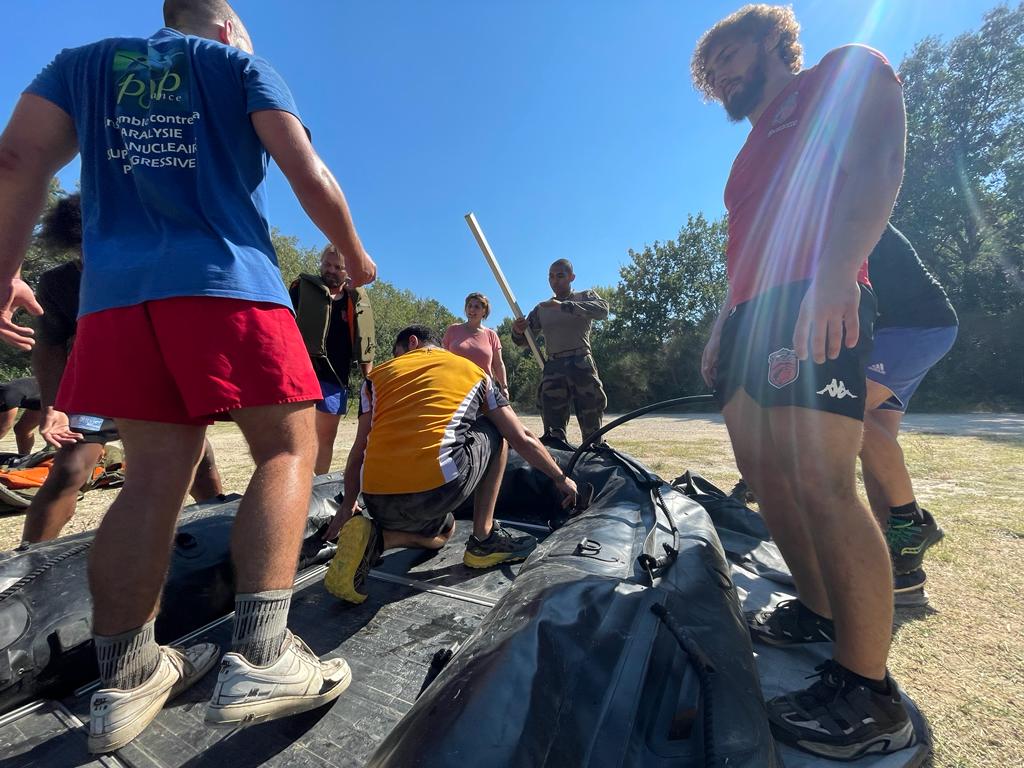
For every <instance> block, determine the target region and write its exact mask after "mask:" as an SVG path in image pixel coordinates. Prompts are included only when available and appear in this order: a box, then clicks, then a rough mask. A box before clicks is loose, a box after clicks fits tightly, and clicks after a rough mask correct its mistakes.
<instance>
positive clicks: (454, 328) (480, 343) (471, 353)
mask: <svg viewBox="0 0 1024 768" xmlns="http://www.w3.org/2000/svg"><path fill="white" fill-rule="evenodd" d="M441 346H443V347H444V348H445V349H447V350H448V351H449V352H453V353H454V354H456V355H459V356H460V357H464V358H466V359H467V360H472V361H473V362H474V363H476V364H477V365H479V366H480V367H481V368H483V369H484V373H486V374H487V375H488V376H490V375H491V364H492V363H493V362H494V358H495V357H496V356H497V357H498V358H499V359H500V357H501V339H499V338H498V334H496V333H495V332H494V331H492V330H491V329H490V328H484V327H483V326H480V330H478V331H473V329H472V328H469V327H468V326H467V325H466V324H465V323H455V324H453V325H449V326H448V330H446V331H445V332H444V339H443V340H442V341H441Z"/></svg>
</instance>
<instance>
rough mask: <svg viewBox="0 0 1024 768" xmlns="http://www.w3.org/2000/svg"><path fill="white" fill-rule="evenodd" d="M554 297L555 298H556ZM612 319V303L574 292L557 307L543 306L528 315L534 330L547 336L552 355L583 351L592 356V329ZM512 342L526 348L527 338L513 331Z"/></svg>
mask: <svg viewBox="0 0 1024 768" xmlns="http://www.w3.org/2000/svg"><path fill="white" fill-rule="evenodd" d="M552 298H554V297H552ZM606 317H608V302H607V301H605V300H604V299H602V298H601V297H600V296H598V295H597V293H596V292H595V291H589V290H588V291H577V292H573V293H570V294H569V296H568V298H566V299H565V300H564V301H562V303H561V304H560V305H559V306H557V307H542V306H540V305H539V304H538V305H537V306H536V307H534V308H533V310H532V311H531V312H530V314H529V315H528V316H527V321H528V322H529V324H530V330H532V331H533V332H534V333H535V334H536V333H542V334H544V347H545V348H546V349H547V352H548V354H549V355H553V354H558V353H560V352H567V351H569V350H573V349H579V350H582V351H581V353H580V354H590V328H591V326H592V325H593V322H594V320H604V319H605V318H606ZM512 340H513V341H514V342H515V343H516V344H518V345H519V346H525V345H526V336H525V335H519V334H517V333H515V331H513V332H512Z"/></svg>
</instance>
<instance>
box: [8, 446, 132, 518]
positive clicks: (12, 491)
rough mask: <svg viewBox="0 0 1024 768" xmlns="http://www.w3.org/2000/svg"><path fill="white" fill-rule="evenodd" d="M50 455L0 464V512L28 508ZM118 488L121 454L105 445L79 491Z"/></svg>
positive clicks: (50, 452) (44, 453)
mask: <svg viewBox="0 0 1024 768" xmlns="http://www.w3.org/2000/svg"><path fill="white" fill-rule="evenodd" d="M54 456H56V452H55V451H53V450H52V449H48V450H43V451H37V452H36V453H32V454H29V455H28V456H12V457H10V458H8V459H7V460H6V461H4V462H3V464H2V466H0V513H2V512H12V511H16V510H24V509H26V508H27V507H28V505H29V504H30V503H31V501H32V497H33V496H35V495H36V492H38V490H39V489H40V488H41V487H42V486H43V483H45V482H46V478H47V477H49V475H50V470H51V469H52V468H53V459H54ZM120 485H124V454H123V453H122V452H121V450H120V449H119V448H117V447H116V446H112V445H110V446H106V447H105V448H104V450H103V453H102V454H100V458H99V461H97V462H96V466H95V467H93V470H92V474H91V475H90V477H89V480H88V481H87V482H86V484H85V485H84V486H83V487H82V489H81V491H89V490H92V489H94V488H116V487H118V486H120ZM79 498H81V492H80V493H79Z"/></svg>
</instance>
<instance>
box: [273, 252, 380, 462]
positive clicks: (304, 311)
mask: <svg viewBox="0 0 1024 768" xmlns="http://www.w3.org/2000/svg"><path fill="white" fill-rule="evenodd" d="M289 293H290V294H291V298H292V304H293V305H294V306H295V319H296V322H297V323H298V325H299V331H300V332H301V333H302V340H303V341H304V342H305V344H306V351H307V352H309V357H310V359H311V360H312V361H313V370H314V371H316V377H317V379H319V381H320V391H321V392H322V393H323V399H322V400H320V401H319V402H318V403H317V404H316V436H317V446H318V447H317V454H316V466H315V471H316V473H317V474H318V475H322V474H325V473H326V472H330V471H331V459H332V458H333V456H334V439H335V438H336V437H337V435H338V424H339V423H340V422H341V417H342V416H344V415H345V412H346V411H347V410H348V377H349V372H350V371H351V369H352V364H353V362H356V363H358V364H359V368H360V372H361V373H362V375H363V376H364V377H365V376H366V375H367V374H368V373H369V372H370V369H371V368H373V355H374V352H375V351H376V341H375V338H374V332H373V309H372V308H371V307H370V299H369V297H368V296H367V295H366V291H365V290H363V289H362V288H353V287H352V286H351V281H350V280H349V277H348V273H347V272H346V271H345V262H344V260H343V259H342V258H341V256H340V255H339V254H338V252H337V251H336V250H335V249H334V246H333V245H328V246H327V247H326V248H324V251H323V253H322V254H321V255H320V274H319V275H307V274H301V275H299V276H298V278H296V280H295V281H294V282H293V283H292V285H291V289H290V290H289Z"/></svg>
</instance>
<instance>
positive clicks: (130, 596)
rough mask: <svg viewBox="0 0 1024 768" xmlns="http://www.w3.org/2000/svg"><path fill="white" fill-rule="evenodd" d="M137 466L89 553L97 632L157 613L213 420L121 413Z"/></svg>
mask: <svg viewBox="0 0 1024 768" xmlns="http://www.w3.org/2000/svg"><path fill="white" fill-rule="evenodd" d="M116 422H117V429H118V431H119V432H120V434H121V441H122V442H123V443H124V449H125V459H126V461H127V462H128V463H130V465H131V471H129V472H128V473H126V475H125V484H124V488H122V489H121V493H120V494H119V495H118V497H117V499H115V500H114V503H113V504H112V505H111V506H110V509H109V510H108V511H107V514H106V515H105V516H104V518H103V522H102V523H101V524H100V528H99V530H98V531H97V532H96V539H95V541H94V543H93V546H92V553H91V556H90V558H89V587H90V589H91V590H92V596H93V632H94V633H95V634H97V635H105V636H111V635H118V634H121V633H123V632H127V631H129V630H132V629H136V628H137V627H141V626H142V625H143V624H145V623H146V622H147V621H149V619H151V618H153V617H154V616H155V615H156V612H157V606H158V604H159V600H160V591H161V589H162V588H163V585H164V580H165V579H166V577H167V564H168V562H169V560H170V553H171V542H172V539H173V536H174V528H175V524H176V522H177V519H178V512H179V511H180V510H181V504H182V502H183V501H184V499H185V492H186V491H187V490H188V487H189V484H190V483H191V482H192V473H193V471H194V469H195V465H196V462H197V461H199V452H200V450H202V445H203V434H204V432H205V431H206V428H205V427H200V426H192V425H184V424H163V423H156V422H149V421H134V420H131V419H117V420H116Z"/></svg>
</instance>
